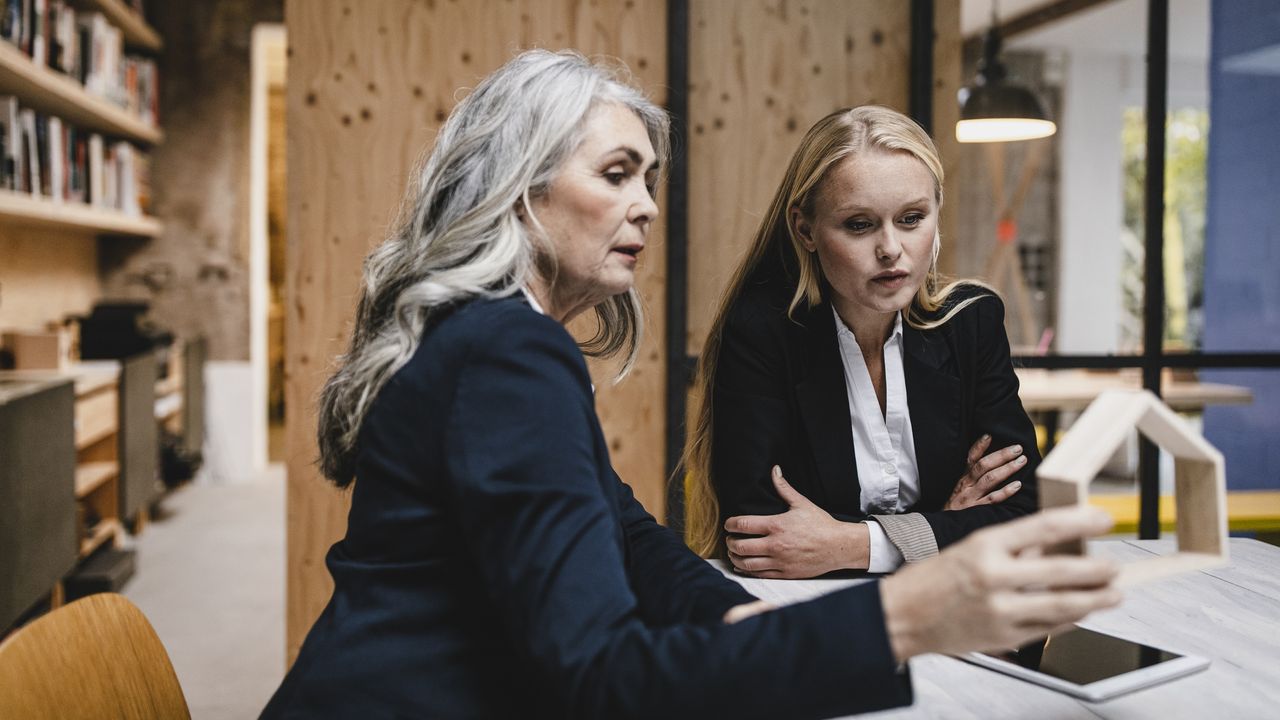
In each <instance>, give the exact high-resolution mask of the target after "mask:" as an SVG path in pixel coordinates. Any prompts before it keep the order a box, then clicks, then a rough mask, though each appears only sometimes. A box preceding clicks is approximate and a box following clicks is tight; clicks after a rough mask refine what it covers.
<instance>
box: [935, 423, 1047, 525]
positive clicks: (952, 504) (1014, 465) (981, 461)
mask: <svg viewBox="0 0 1280 720" xmlns="http://www.w3.org/2000/svg"><path fill="white" fill-rule="evenodd" d="M990 446H991V436H990V435H983V436H982V437H980V438H978V441H977V442H975V443H974V444H973V447H971V448H969V457H968V464H969V471H968V472H966V473H965V474H964V477H962V478H960V481H959V482H957V483H956V486H955V489H953V490H952V491H951V498H950V499H948V500H947V504H946V505H944V506H943V508H942V509H943V510H963V509H965V508H967V507H973V506H975V505H990V504H992V503H998V502H1004V501H1005V500H1008V499H1009V498H1011V497H1013V494H1014V493H1016V492H1018V491H1019V490H1021V489H1022V483H1021V482H1019V481H1017V480H1015V481H1013V482H1011V483H1009V484H1008V485H1005V486H1004V487H999V485H1000V483H1002V482H1004V481H1005V480H1008V479H1009V478H1010V477H1011V476H1012V475H1013V474H1014V473H1016V472H1018V471H1019V470H1021V469H1022V468H1024V467H1026V464H1027V456H1026V455H1023V454H1022V446H1021V445H1010V446H1009V447H1007V448H1004V449H1003V450H997V451H995V452H993V453H991V454H990V455H987V456H986V457H983V455H982V453H984V452H986V451H987V448H988V447H990Z"/></svg>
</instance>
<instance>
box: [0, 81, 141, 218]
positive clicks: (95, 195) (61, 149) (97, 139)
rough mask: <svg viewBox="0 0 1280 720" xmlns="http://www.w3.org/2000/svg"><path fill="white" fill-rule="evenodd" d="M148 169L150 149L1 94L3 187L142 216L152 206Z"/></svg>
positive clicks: (0, 174)
mask: <svg viewBox="0 0 1280 720" xmlns="http://www.w3.org/2000/svg"><path fill="white" fill-rule="evenodd" d="M150 172H151V164H150V161H149V159H148V157H147V154H146V153H144V152H142V151H141V150H139V149H138V148H136V147H134V146H133V145H131V144H130V143H128V142H127V141H124V140H114V139H112V140H108V139H106V138H103V136H102V135H100V134H98V133H94V132H88V131H86V130H84V129H82V128H78V127H75V126H73V125H71V124H70V123H67V122H64V121H63V120H62V119H61V118H58V117H52V116H49V115H44V114H41V113H37V112H35V111H34V110H32V109H31V108H24V107H22V106H21V104H20V103H19V102H18V100H17V98H14V97H11V96H0V188H3V189H6V190H12V191H15V192H19V193H23V194H27V195H31V196H33V197H41V198H48V199H50V200H52V201H54V202H58V203H62V202H68V203H81V204H84V203H87V204H89V205H92V206H94V207H100V208H105V209H112V210H119V211H121V212H124V213H125V214H128V215H141V214H144V213H146V212H149V210H150V204H151V178H150Z"/></svg>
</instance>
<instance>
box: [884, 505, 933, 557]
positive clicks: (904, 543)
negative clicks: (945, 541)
mask: <svg viewBox="0 0 1280 720" xmlns="http://www.w3.org/2000/svg"><path fill="white" fill-rule="evenodd" d="M871 519H872V520H875V521H876V522H878V523H880V527H882V528H884V534H885V535H888V536H889V541H890V542H892V543H893V544H894V545H897V546H898V550H900V551H902V559H903V560H906V561H907V562H909V563H914V562H920V561H921V560H927V559H929V558H931V557H933V556H934V555H937V554H938V539H937V538H935V537H934V536H933V528H931V527H929V521H928V520H925V519H924V516H923V515H921V514H920V513H906V514H904V515H872V516H871Z"/></svg>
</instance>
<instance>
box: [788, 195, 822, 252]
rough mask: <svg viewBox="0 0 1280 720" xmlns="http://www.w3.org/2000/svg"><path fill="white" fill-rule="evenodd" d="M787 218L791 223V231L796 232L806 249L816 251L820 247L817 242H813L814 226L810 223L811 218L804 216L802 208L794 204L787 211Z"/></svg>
mask: <svg viewBox="0 0 1280 720" xmlns="http://www.w3.org/2000/svg"><path fill="white" fill-rule="evenodd" d="M787 220H788V222H790V223H791V232H793V233H795V235H796V237H797V238H799V240H800V244H801V245H804V249H805V250H808V251H809V252H814V251H816V250H817V249H818V246H817V244H816V243H814V242H813V227H812V226H811V225H810V224H809V219H808V218H806V217H805V216H804V213H803V212H801V211H800V208H798V207H796V206H794V205H792V206H791V209H790V210H788V211H787Z"/></svg>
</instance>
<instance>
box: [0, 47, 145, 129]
mask: <svg viewBox="0 0 1280 720" xmlns="http://www.w3.org/2000/svg"><path fill="white" fill-rule="evenodd" d="M0 94H3V95H13V96H15V97H17V98H18V100H19V101H20V102H21V103H23V104H24V105H25V106H27V107H31V108H34V109H36V110H39V111H41V112H45V113H48V114H50V115H56V116H58V117H60V118H62V119H63V120H64V121H66V122H70V123H72V124H74V125H79V126H80V127H83V128H85V129H87V130H96V131H98V132H101V133H103V134H105V135H114V136H118V137H120V138H121V139H124V140H132V141H134V142H136V143H140V144H142V145H156V144H158V143H160V142H161V141H163V140H164V133H163V132H161V131H160V128H158V127H156V126H154V125H151V124H149V123H146V122H144V121H142V120H141V119H140V118H138V117H136V116H134V115H133V114H132V113H130V112H129V111H127V110H125V109H124V108H121V107H118V106H116V105H112V104H111V103H110V102H108V101H107V100H105V99H103V98H100V97H97V96H95V95H93V94H91V93H90V92H89V91H87V90H85V89H84V86H82V85H80V83H78V82H76V81H75V80H72V79H71V78H69V77H67V76H66V75H63V74H61V73H59V72H57V71H55V70H50V69H49V68H47V67H41V66H39V65H37V64H35V63H34V62H33V61H32V60H31V58H29V57H27V56H26V55H24V54H23V52H22V51H21V50H19V49H18V48H16V47H14V46H13V45H11V44H9V43H7V42H0Z"/></svg>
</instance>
